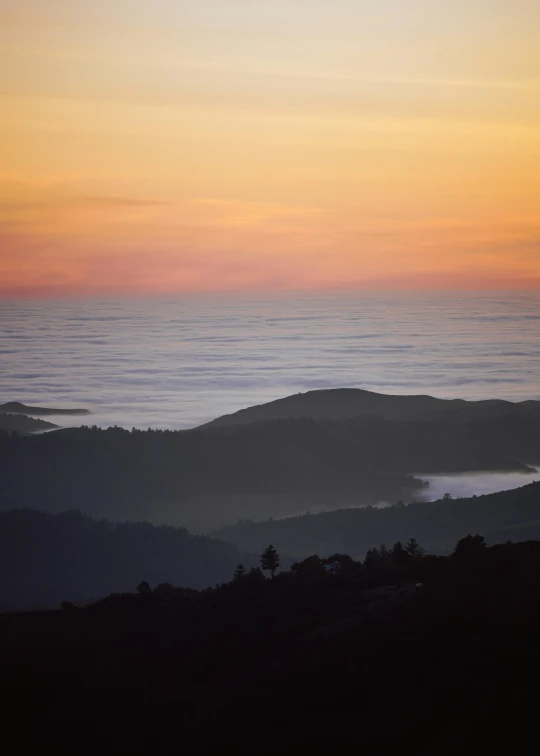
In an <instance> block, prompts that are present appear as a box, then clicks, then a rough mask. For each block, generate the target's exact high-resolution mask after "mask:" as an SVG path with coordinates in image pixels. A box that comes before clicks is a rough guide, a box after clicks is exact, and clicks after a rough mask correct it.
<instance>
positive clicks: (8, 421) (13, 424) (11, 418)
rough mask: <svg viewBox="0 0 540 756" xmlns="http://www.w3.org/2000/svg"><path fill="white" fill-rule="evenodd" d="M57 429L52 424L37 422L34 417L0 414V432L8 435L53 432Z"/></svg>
mask: <svg viewBox="0 0 540 756" xmlns="http://www.w3.org/2000/svg"><path fill="white" fill-rule="evenodd" d="M55 428H58V426H57V425H55V424H54V423H48V422H47V421H46V420H38V419H37V418H35V417H27V416H26V415H16V414H14V415H10V414H5V413H0V432H1V431H6V432H8V433H14V432H15V433H23V434H24V433H39V432H40V431H46V430H54V429H55Z"/></svg>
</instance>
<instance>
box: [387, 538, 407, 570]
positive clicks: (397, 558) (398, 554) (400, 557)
mask: <svg viewBox="0 0 540 756" xmlns="http://www.w3.org/2000/svg"><path fill="white" fill-rule="evenodd" d="M408 558H409V555H408V553H407V551H406V550H405V549H404V548H403V544H402V543H401V541H396V543H395V544H394V545H393V546H392V549H391V551H390V560H391V562H392V564H393V565H395V566H396V567H402V566H403V565H404V564H405V563H406V561H407V559H408Z"/></svg>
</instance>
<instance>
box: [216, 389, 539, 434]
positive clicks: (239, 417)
mask: <svg viewBox="0 0 540 756" xmlns="http://www.w3.org/2000/svg"><path fill="white" fill-rule="evenodd" d="M366 415H367V416H370V415H371V416H374V415H376V416H377V417H382V418H384V419H385V420H402V421H419V420H423V421H434V420H437V421H446V422H471V421H474V420H479V419H483V418H484V419H485V418H490V419H496V418H499V417H516V418H521V417H524V416H529V417H530V416H534V417H536V419H537V420H540V402H538V401H525V402H517V403H514V402H506V401H502V400H500V399H491V400H487V401H476V402H474V401H465V400H464V399H437V398H435V397H433V396H427V395H418V396H399V395H389V394H377V393H374V392H373V391H365V390H363V389H346V388H343V389H325V390H320V391H308V392H306V393H305V394H294V395H293V396H287V397H284V398H283V399H276V400H275V401H273V402H268V403H267V404H260V405H257V406H255V407H247V408H246V409H242V410H239V411H238V412H234V413H232V414H230V415H223V417H218V418H216V419H215V420H212V421H211V422H210V423H207V424H206V425H204V426H201V427H204V428H208V427H216V426H225V425H245V424H247V423H256V422H261V421H266V420H284V419H287V418H289V417H310V418H312V419H314V420H350V419H351V418H355V417H362V416H366Z"/></svg>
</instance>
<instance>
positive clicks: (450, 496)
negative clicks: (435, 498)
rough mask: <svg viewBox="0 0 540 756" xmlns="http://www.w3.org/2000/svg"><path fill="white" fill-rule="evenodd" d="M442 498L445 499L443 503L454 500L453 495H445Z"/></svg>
mask: <svg viewBox="0 0 540 756" xmlns="http://www.w3.org/2000/svg"><path fill="white" fill-rule="evenodd" d="M442 498H443V501H450V499H451V498H452V494H450V493H445V494H444V496H443V497H442Z"/></svg>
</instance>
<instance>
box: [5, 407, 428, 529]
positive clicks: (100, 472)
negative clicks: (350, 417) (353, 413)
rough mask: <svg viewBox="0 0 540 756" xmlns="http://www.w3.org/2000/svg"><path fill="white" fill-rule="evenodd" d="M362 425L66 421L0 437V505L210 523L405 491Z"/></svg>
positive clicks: (401, 471)
mask: <svg viewBox="0 0 540 756" xmlns="http://www.w3.org/2000/svg"><path fill="white" fill-rule="evenodd" d="M371 435H372V434H371V433H370V432H369V429H368V430H367V432H364V433H363V435H361V436H360V439H359V441H358V442H355V432H354V431H353V432H352V433H351V432H350V429H348V428H346V427H344V426H342V425H341V424H338V423H322V422H321V423H317V422H315V421H313V420H292V421H279V422H277V423H269V424H265V423H262V424H260V425H259V424H256V425H252V426H245V427H240V428H236V429H232V430H231V429H229V428H227V429H218V430H217V431H215V432H214V431H213V432H201V431H188V432H185V431H184V432H169V431H132V432H130V431H126V430H124V429H122V428H110V429H108V430H101V429H99V428H70V429H63V430H58V431H55V432H54V433H47V434H43V435H40V436H24V437H21V438H15V439H12V438H4V439H2V438H1V437H0V478H1V479H2V497H1V499H0V509H12V508H16V507H27V508H31V509H36V508H39V509H46V510H48V511H50V512H62V511H65V510H66V509H73V508H76V509H80V510H82V511H84V512H86V513H87V514H91V515H93V516H96V517H108V518H113V519H131V520H133V519H145V520H149V521H151V522H154V523H156V524H157V523H161V522H167V523H168V524H172V525H182V526H185V527H188V528H190V529H191V530H197V531H199V532H200V531H201V530H203V531H204V530H210V529H214V528H216V527H220V526H223V525H226V524H227V523H230V522H235V521H236V520H238V519H239V518H242V517H257V518H260V519H266V518H268V517H269V516H273V517H279V516H285V515H287V514H296V513H298V512H305V511H306V509H308V508H310V507H313V506H318V507H319V508H326V506H327V504H328V503H329V502H333V503H334V505H335V506H340V505H341V506H345V505H349V504H362V503H366V504H367V503H369V502H370V501H379V500H380V499H381V498H383V499H385V500H389V501H397V500H398V499H400V498H403V497H406V498H410V491H411V490H412V489H416V488H419V487H421V486H422V481H421V480H419V479H415V478H414V477H413V476H411V475H409V474H408V471H407V468H406V467H405V466H404V465H403V464H402V463H401V462H400V461H399V459H397V458H396V460H395V464H391V465H388V464H384V460H383V458H381V460H380V461H379V462H378V463H377V461H376V459H375V457H374V454H373V453H372V452H370V453H369V454H368V453H367V448H368V446H370V444H371V441H370V437H371Z"/></svg>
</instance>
